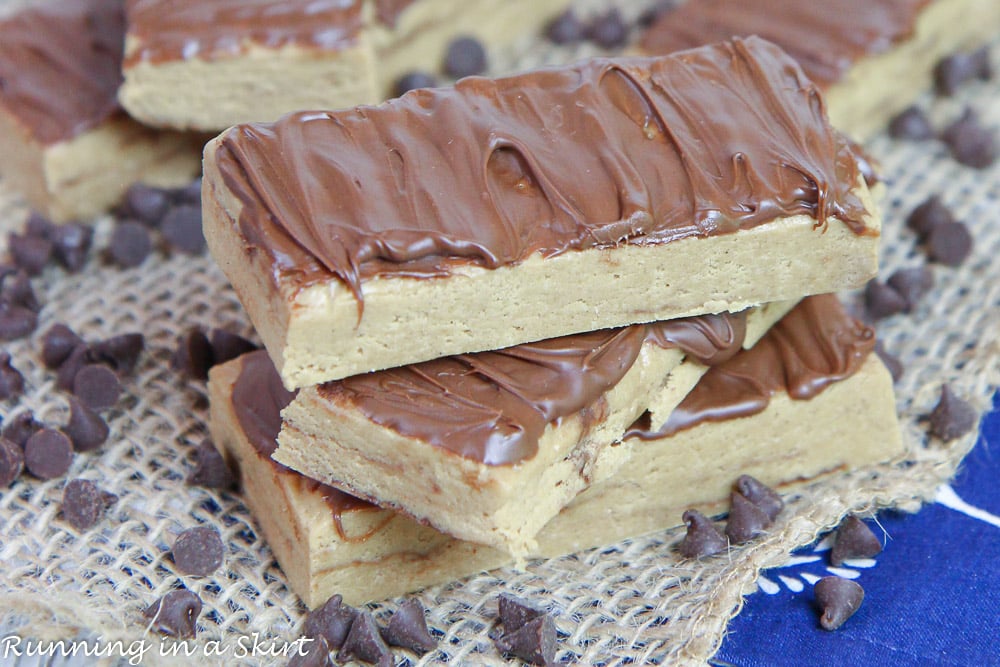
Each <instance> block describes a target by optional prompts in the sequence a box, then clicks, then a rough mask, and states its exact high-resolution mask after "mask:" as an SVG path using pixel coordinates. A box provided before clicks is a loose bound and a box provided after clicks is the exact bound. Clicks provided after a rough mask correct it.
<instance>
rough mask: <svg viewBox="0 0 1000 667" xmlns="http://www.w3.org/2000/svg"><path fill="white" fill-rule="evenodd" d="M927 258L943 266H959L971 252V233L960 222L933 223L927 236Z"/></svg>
mask: <svg viewBox="0 0 1000 667" xmlns="http://www.w3.org/2000/svg"><path fill="white" fill-rule="evenodd" d="M925 250H926V252H927V258H928V259H929V260H931V261H932V262H938V263H939V264H944V265H945V266H961V265H962V263H963V262H964V261H965V260H966V259H968V257H969V255H970V254H971V253H972V234H971V233H970V232H969V228H968V227H966V226H965V224H964V223H961V222H945V223H943V224H940V225H935V227H934V229H932V230H931V233H930V234H929V235H928V236H927V241H926V246H925Z"/></svg>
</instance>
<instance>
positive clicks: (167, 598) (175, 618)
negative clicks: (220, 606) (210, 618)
mask: <svg viewBox="0 0 1000 667" xmlns="http://www.w3.org/2000/svg"><path fill="white" fill-rule="evenodd" d="M200 613H201V599H200V598H199V597H198V596H197V595H195V594H194V593H192V592H191V591H189V590H186V589H183V588H180V589H177V590H172V591H170V592H169V593H167V594H166V595H164V596H163V597H162V598H160V599H159V600H157V601H156V602H154V603H153V604H151V605H149V607H147V608H146V611H144V612H143V616H145V617H146V618H148V619H150V621H151V622H152V625H153V627H155V628H156V629H157V630H159V631H160V632H161V633H163V634H165V635H167V636H169V637H177V638H179V639H194V637H195V635H196V634H197V633H198V627H197V624H196V621H197V619H198V614H200Z"/></svg>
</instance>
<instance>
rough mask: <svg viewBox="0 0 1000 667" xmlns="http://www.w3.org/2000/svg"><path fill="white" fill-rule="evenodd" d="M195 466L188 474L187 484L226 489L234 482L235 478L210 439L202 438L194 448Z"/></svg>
mask: <svg viewBox="0 0 1000 667" xmlns="http://www.w3.org/2000/svg"><path fill="white" fill-rule="evenodd" d="M194 454H195V467H194V470H192V471H191V474H190V475H188V478H187V481H188V484H197V485H198V486H205V487H209V488H212V489H228V488H229V487H231V486H233V485H234V484H235V483H236V478H235V477H234V476H233V473H232V471H231V470H230V469H229V466H228V465H227V464H226V460H225V459H224V458H222V454H220V453H219V450H217V449H216V448H215V446H214V445H213V444H212V441H211V440H207V439H206V440H203V441H202V442H201V444H200V445H198V447H197V448H196V449H195V450H194Z"/></svg>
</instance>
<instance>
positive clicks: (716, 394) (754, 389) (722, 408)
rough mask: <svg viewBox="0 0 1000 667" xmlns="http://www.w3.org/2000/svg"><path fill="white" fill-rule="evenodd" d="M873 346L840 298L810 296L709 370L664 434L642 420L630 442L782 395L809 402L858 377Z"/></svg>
mask: <svg viewBox="0 0 1000 667" xmlns="http://www.w3.org/2000/svg"><path fill="white" fill-rule="evenodd" d="M874 347H875V332H874V331H873V330H872V329H870V328H868V327H866V326H864V325H863V324H862V323H860V322H858V321H857V320H855V319H854V318H852V317H851V316H849V315H848V314H847V313H846V311H845V310H844V308H843V306H842V305H841V304H840V301H838V300H837V297H836V296H834V295H832V294H826V295H821V296H813V297H809V298H807V299H805V300H803V301H802V302H801V303H800V304H799V305H798V306H796V307H795V309H794V310H792V312H790V313H789V314H788V315H786V316H785V317H784V319H782V320H781V321H780V322H779V323H778V324H776V325H774V326H773V327H772V328H771V330H770V331H769V332H768V333H767V335H766V336H765V337H764V338H763V339H761V340H760V341H759V342H758V343H757V344H756V345H755V346H754V347H753V348H752V349H750V350H745V351H743V352H742V353H740V354H739V355H738V356H736V357H734V358H733V359H731V360H729V361H728V362H726V363H723V364H720V365H718V366H714V367H713V368H711V369H709V371H708V372H707V373H705V375H704V377H702V379H701V381H700V382H699V383H698V385H697V386H696V387H695V388H694V389H693V390H692V391H691V393H690V394H688V395H687V397H686V398H685V399H684V401H683V402H681V404H680V405H679V406H678V407H677V408H676V409H674V411H673V412H672V413H671V415H670V418H669V419H668V420H667V423H666V425H664V427H663V428H662V429H661V430H659V431H657V432H650V431H649V430H648V428H649V425H648V424H644V423H642V420H640V422H638V423H637V424H636V425H635V426H633V428H632V429H631V430H630V431H629V433H628V435H627V436H626V437H639V438H642V439H647V440H650V439H658V438H662V437H668V436H670V435H673V434H674V433H677V432H678V431H682V430H684V429H688V428H692V427H694V426H697V425H699V424H702V423H704V422H717V421H725V420H727V419H736V418H738V417H747V416H749V415H753V414H757V413H758V412H762V411H763V410H764V409H765V408H767V406H768V404H769V403H770V401H771V396H773V395H774V394H776V393H779V392H784V393H787V394H788V395H789V396H791V397H792V398H793V399H796V400H801V401H807V400H809V399H811V398H812V397H814V396H816V395H818V394H819V393H820V392H821V391H823V390H824V389H825V388H826V387H828V386H829V385H831V384H833V383H834V382H839V381H840V380H843V379H845V378H848V377H850V376H851V375H853V374H854V373H856V372H857V371H858V369H859V368H860V367H861V365H862V364H863V363H864V361H865V359H866V358H867V357H868V354H869V353H870V352H871V351H872V349H874Z"/></svg>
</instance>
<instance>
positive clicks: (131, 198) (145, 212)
mask: <svg viewBox="0 0 1000 667" xmlns="http://www.w3.org/2000/svg"><path fill="white" fill-rule="evenodd" d="M169 206H170V199H169V198H168V197H167V193H166V192H165V191H164V190H161V189H160V188H154V187H152V186H149V185H146V184H144V183H136V184H135V185H132V186H131V187H129V189H128V191H127V192H126V193H125V201H124V203H123V205H122V209H123V211H122V212H123V213H124V214H125V215H127V216H130V217H133V218H136V219H137V220H139V221H141V222H144V223H146V224H147V225H149V226H150V227H156V226H157V225H159V224H160V220H162V219H163V215H164V214H165V213H166V212H167V207H169Z"/></svg>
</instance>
